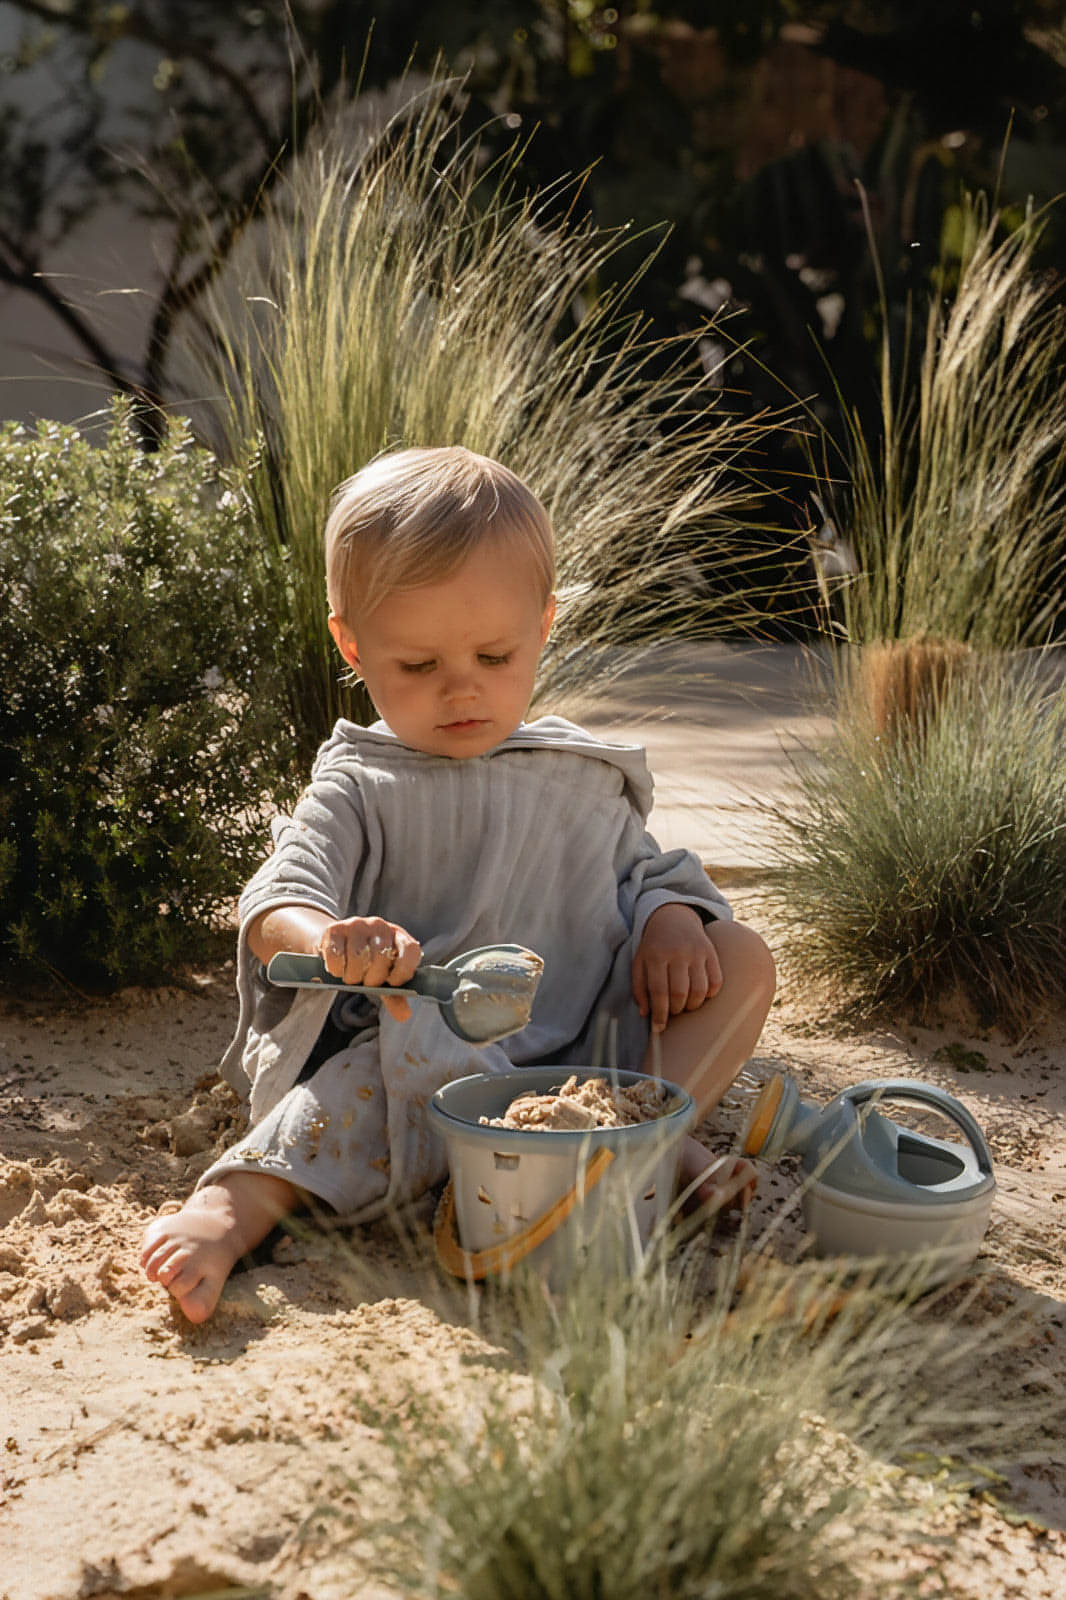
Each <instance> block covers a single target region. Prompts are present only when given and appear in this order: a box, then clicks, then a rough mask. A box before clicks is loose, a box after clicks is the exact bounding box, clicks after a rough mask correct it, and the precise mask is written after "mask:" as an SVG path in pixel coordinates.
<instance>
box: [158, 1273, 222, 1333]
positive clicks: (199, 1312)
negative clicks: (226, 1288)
mask: <svg viewBox="0 0 1066 1600" xmlns="http://www.w3.org/2000/svg"><path fill="white" fill-rule="evenodd" d="M160 1281H161V1282H162V1283H164V1284H165V1285H166V1288H167V1291H168V1292H169V1293H170V1294H172V1295H173V1296H174V1299H175V1300H176V1301H177V1302H178V1305H179V1306H180V1307H181V1309H182V1311H183V1312H184V1313H185V1315H186V1316H187V1317H188V1319H189V1321H190V1322H206V1321H207V1319H208V1317H209V1316H210V1315H211V1313H212V1311H213V1310H214V1309H215V1307H216V1305H217V1304H218V1297H219V1295H220V1294H221V1293H222V1286H223V1284H224V1283H225V1281H226V1275H225V1274H224V1273H223V1274H222V1275H221V1276H219V1275H217V1274H212V1273H210V1272H204V1271H203V1269H202V1268H200V1267H198V1266H197V1265H196V1263H195V1262H194V1261H189V1262H187V1263H186V1265H185V1266H184V1267H183V1268H182V1269H181V1270H180V1271H179V1272H177V1273H176V1274H175V1275H174V1277H173V1278H171V1280H170V1281H169V1282H167V1280H166V1279H165V1278H164V1279H161V1280H160Z"/></svg>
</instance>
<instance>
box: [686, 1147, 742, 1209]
mask: <svg viewBox="0 0 1066 1600" xmlns="http://www.w3.org/2000/svg"><path fill="white" fill-rule="evenodd" d="M758 1181H759V1179H758V1174H757V1173H756V1171H755V1168H754V1167H753V1166H752V1164H751V1162H750V1161H745V1159H744V1157H743V1156H729V1155H726V1156H713V1155H711V1153H710V1151H709V1150H707V1149H705V1148H704V1146H703V1145H702V1144H700V1142H699V1140H698V1139H692V1138H688V1139H686V1140H685V1142H684V1144H683V1145H682V1147H681V1168H680V1172H679V1175H678V1185H679V1189H680V1192H681V1193H682V1194H685V1193H686V1191H688V1196H687V1199H686V1200H685V1210H686V1211H702V1210H703V1209H704V1207H707V1208H708V1209H710V1210H714V1211H723V1210H726V1209H727V1208H730V1207H735V1206H738V1205H739V1206H742V1207H746V1206H747V1205H748V1204H749V1203H750V1201H751V1199H752V1196H753V1195H754V1193H755V1189H756V1186H757V1184H758Z"/></svg>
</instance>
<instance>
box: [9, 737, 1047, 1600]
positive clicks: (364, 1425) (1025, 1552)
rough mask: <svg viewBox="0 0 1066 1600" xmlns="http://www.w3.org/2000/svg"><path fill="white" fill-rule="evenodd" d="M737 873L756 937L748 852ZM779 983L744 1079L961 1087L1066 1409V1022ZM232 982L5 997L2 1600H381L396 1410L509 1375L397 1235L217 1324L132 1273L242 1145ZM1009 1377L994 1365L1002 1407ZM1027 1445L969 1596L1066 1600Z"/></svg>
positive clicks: (311, 1267)
mask: <svg viewBox="0 0 1066 1600" xmlns="http://www.w3.org/2000/svg"><path fill="white" fill-rule="evenodd" d="M674 732H675V734H676V737H677V740H678V749H679V751H680V750H682V749H684V747H685V744H686V736H685V730H684V728H680V729H678V728H675V730H674ZM691 748H692V746H691V745H688V749H689V751H690V752H691ZM668 753H669V752H667V754H668ZM666 798H667V799H668V796H667V797H666ZM662 815H663V818H664V820H668V818H666V805H665V803H664V805H663V807H662ZM718 865H719V868H720V872H719V875H720V876H723V877H726V878H728V877H729V876H730V873H732V875H733V876H734V877H735V878H736V879H737V883H738V890H737V893H738V897H739V902H740V905H739V909H740V910H741V912H742V913H744V914H747V915H749V919H750V920H753V921H756V922H757V920H758V910H757V905H756V904H755V902H754V901H753V900H752V895H753V892H754V889H755V888H756V887H757V885H756V884H755V883H754V881H753V880H755V879H757V876H758V863H757V862H754V861H753V860H752V858H751V857H750V854H749V855H748V856H747V857H746V858H744V859H743V860H737V859H733V860H732V861H727V862H722V863H719V864H718ZM742 869H743V870H742ZM784 967H785V983H784V986H783V996H782V998H781V1000H779V1002H778V1003H777V1004H776V1005H775V1008H774V1011H773V1012H772V1014H771V1020H770V1022H769V1024H768V1027H767V1029H766V1031H765V1033H764V1036H763V1039H762V1041H761V1044H760V1047H759V1054H758V1056H757V1058H756V1059H755V1061H754V1062H753V1063H752V1065H751V1068H750V1070H749V1079H748V1084H747V1085H746V1086H742V1088H744V1087H746V1088H747V1090H748V1092H750V1086H751V1083H752V1082H756V1081H758V1080H760V1079H762V1078H765V1077H766V1076H767V1075H768V1074H769V1073H771V1072H772V1071H775V1070H784V1071H787V1072H789V1073H791V1074H793V1075H794V1076H795V1077H796V1078H797V1080H798V1081H799V1084H800V1087H801V1090H802V1092H803V1093H804V1094H806V1095H809V1096H811V1097H816V1098H825V1097H828V1096H829V1095H830V1094H831V1093H832V1092H834V1091H835V1090H836V1089H838V1088H840V1087H842V1086H844V1085H845V1084H848V1083H855V1082H857V1081H859V1080H861V1079H864V1078H869V1077H883V1076H904V1077H910V1078H921V1079H923V1080H925V1081H929V1082H934V1083H938V1084H941V1085H942V1086H944V1087H945V1088H947V1089H949V1090H950V1091H952V1092H953V1093H955V1094H956V1095H958V1097H959V1098H960V1099H961V1100H962V1101H963V1103H964V1104H965V1105H967V1106H968V1107H969V1108H970V1110H971V1111H972V1112H973V1113H974V1115H975V1116H976V1117H977V1119H978V1121H979V1122H980V1123H981V1125H982V1126H983V1128H984V1129H985V1131H986V1133H987V1137H988V1140H989V1143H990V1146H991V1149H992V1152H993V1156H994V1158H995V1162H996V1174H997V1180H998V1192H997V1199H996V1203H995V1208H994V1212H993V1221H992V1225H991V1228H990V1231H989V1234H988V1237H987V1239H986V1243H985V1247H984V1249H983V1251H982V1256H981V1262H980V1266H981V1269H982V1271H983V1273H984V1274H985V1279H984V1285H983V1288H982V1299H983V1302H984V1303H986V1304H987V1305H989V1306H1014V1307H1015V1308H1016V1309H1018V1310H1019V1312H1020V1314H1021V1323H1020V1326H1021V1328H1022V1336H1021V1338H1020V1343H1019V1348H1018V1351H1017V1353H1016V1358H1015V1369H1016V1370H1015V1371H1014V1372H1013V1373H1012V1374H1011V1375H1010V1382H1011V1383H1013V1384H1016V1383H1017V1378H1018V1371H1017V1368H1018V1366H1019V1365H1020V1367H1021V1369H1022V1375H1023V1377H1024V1376H1025V1375H1026V1373H1030V1374H1031V1378H1032V1382H1033V1384H1034V1385H1043V1386H1044V1388H1045V1389H1046V1390H1049V1392H1055V1393H1058V1394H1059V1395H1062V1394H1063V1392H1064V1391H1066V1250H1064V1246H1066V1204H1064V1201H1066V1117H1064V1112H1066V1045H1064V1044H1063V1043H1062V1039H1063V1030H1062V1029H1061V1028H1059V1029H1057V1030H1056V1029H1052V1028H1051V1027H1046V1028H1045V1029H1044V1032H1043V1033H1042V1034H1041V1035H1039V1036H1032V1037H1030V1038H1029V1039H1027V1040H1026V1041H1024V1042H1023V1043H1022V1044H1021V1045H1020V1046H1010V1045H1007V1044H1006V1043H1004V1042H1003V1041H1002V1040H999V1039H998V1038H996V1037H995V1036H992V1037H972V1036H970V1035H968V1034H966V1033H964V1032H963V1031H962V1030H961V1029H959V1028H957V1027H950V1026H947V1027H944V1028H942V1029H940V1030H929V1029H921V1030H919V1029H917V1028H913V1027H911V1028H908V1027H900V1028H898V1029H889V1030H883V1031H879V1032H878V1031H870V1032H866V1033H862V1034H849V1035H842V1034H841V1033H839V1032H831V1031H829V1030H828V1028H827V1027H826V1026H825V1025H824V1024H823V1023H821V1022H819V1021H818V1019H816V1018H815V1017H813V1016H812V1015H811V1014H810V1009H809V1008H808V1007H807V1006H805V1005H804V1004H803V1002H802V1000H801V998H800V997H798V995H797V992H796V986H795V984H794V983H792V982H790V980H789V974H788V963H787V953H786V959H785V962H784ZM231 990H232V970H225V969H219V970H217V971H216V970H212V971H205V972H203V973H200V974H196V975H192V976H191V977H190V984H189V987H188V988H187V989H163V990H158V991H151V992H149V991H140V990H127V991H124V992H122V993H120V994H118V995H116V996H112V997H110V998H107V999H98V1000H84V999H79V998H77V997H73V996H70V995H63V994H59V993H56V994H53V995H46V994H40V995H36V996H33V997H26V996H9V997H7V998H6V999H4V1000H2V1001H0V1119H2V1120H0V1126H2V1130H3V1131H2V1136H0V1340H2V1342H3V1349H4V1357H5V1359H4V1361H3V1364H2V1367H0V1550H2V1552H3V1554H2V1557H0V1600H75V1597H77V1600H88V1597H103V1596H112V1595H114V1596H118V1595H123V1596H136V1597H138V1600H152V1597H157V1596H158V1597H163V1596H183V1595H184V1596H191V1595H207V1594H211V1595H214V1596H223V1595H227V1594H231V1595H232V1596H233V1600H236V1596H237V1595H238V1594H243V1595H245V1596H246V1597H247V1596H250V1595H255V1596H263V1597H267V1596H269V1597H270V1600H356V1597H357V1596H367V1597H373V1596H375V1595H377V1596H383V1595H384V1593H385V1591H382V1590H380V1589H375V1588H374V1587H373V1586H372V1585H371V1584H368V1583H366V1582H364V1580H363V1578H362V1577H361V1575H360V1574H361V1572H362V1570H363V1568H362V1563H361V1561H360V1559H359V1549H360V1545H359V1540H360V1538H361V1537H362V1536H363V1534H364V1532H365V1530H366V1529H367V1528H368V1527H369V1526H371V1525H372V1524H373V1523H374V1521H375V1519H376V1518H378V1517H380V1516H382V1515H383V1514H385V1513H386V1512H387V1510H388V1507H389V1504H390V1494H391V1495H393V1496H394V1494H395V1487H394V1484H393V1481H392V1474H393V1468H392V1466H391V1464H390V1463H391V1458H390V1457H389V1456H388V1454H387V1452H386V1451H385V1450H384V1448H383V1445H382V1434H381V1422H382V1418H383V1416H384V1415H385V1414H387V1413H398V1412H402V1410H403V1408H404V1406H405V1405H406V1404H407V1403H408V1401H409V1399H410V1397H411V1396H412V1395H417V1394H424V1393H433V1394H436V1395H440V1396H443V1397H445V1399H447V1397H448V1396H449V1395H450V1394H452V1393H453V1392H457V1391H458V1387H459V1385H460V1383H461V1381H465V1380H469V1378H470V1377H471V1376H474V1377H475V1378H476V1376H477V1374H478V1372H479V1370H481V1369H484V1370H485V1371H486V1372H488V1371H490V1370H495V1368H497V1367H498V1365H499V1353H498V1352H497V1351H496V1350H494V1348H493V1346H492V1345H491V1343H489V1342H488V1341H487V1340H486V1339H485V1338H484V1337H482V1335H481V1334H480V1333H479V1332H478V1331H477V1328H476V1326H474V1325H472V1323H471V1321H470V1320H469V1317H468V1316H467V1315H466V1314H460V1309H459V1302H458V1301H456V1300H454V1299H446V1298H443V1297H442V1296H441V1294H440V1292H439V1274H438V1269H437V1268H436V1266H435V1264H434V1263H433V1262H432V1260H430V1259H429V1258H428V1256H427V1257H425V1258H422V1259H418V1258H412V1257H411V1255H410V1254H409V1253H408V1252H406V1251H404V1250H403V1249H401V1248H400V1247H399V1246H398V1245H397V1243H396V1241H395V1239H394V1237H393V1235H392V1234H391V1232H390V1231H389V1230H388V1229H387V1228H385V1227H383V1226H382V1227H378V1228H373V1229H368V1230H363V1231H361V1232H353V1233H351V1234H349V1235H346V1236H344V1237H343V1238H342V1239H338V1238H337V1237H336V1236H330V1235H316V1236H312V1237H309V1238H305V1239H303V1240H300V1241H296V1240H291V1239H289V1240H285V1241H283V1242H282V1243H281V1244H280V1245H278V1246H277V1247H276V1249H275V1250H274V1252H273V1259H271V1260H267V1261H265V1262H264V1263H262V1264H260V1265H257V1266H255V1267H252V1268H251V1269H249V1270H246V1271H242V1272H241V1273H239V1274H237V1275H235V1277H234V1278H233V1279H232V1280H231V1284H230V1286H229V1288H228V1289H227V1292H226V1294H225V1296H224V1298H223V1301H222V1304H221V1306H220V1308H219V1311H218V1313H217V1314H216V1317H215V1318H214V1319H213V1321H212V1322H211V1323H210V1324H208V1325H207V1326H206V1327H205V1328H202V1329H192V1328H191V1327H190V1326H189V1325H188V1324H187V1323H185V1321H184V1319H183V1318H182V1317H181V1316H180V1314H178V1313H177V1312H176V1311H175V1310H173V1309H172V1308H171V1304H170V1302H169V1301H168V1299H167V1297H166V1296H165V1295H164V1294H162V1293H161V1292H160V1291H159V1290H158V1289H156V1288H153V1287H152V1286H150V1285H148V1284H147V1283H145V1282H143V1281H142V1280H141V1278H140V1277H139V1275H138V1271H137V1267H136V1256H137V1251H138V1244H139V1238H140V1235H141V1232H142V1230H143V1228H144V1225H145V1223H146V1222H147V1221H148V1220H149V1219H150V1218H151V1217H152V1216H153V1215H155V1214H156V1211H157V1209H158V1207H159V1206H161V1205H164V1204H166V1203H168V1202H173V1201H175V1200H176V1199H178V1198H180V1197H181V1196H183V1195H184V1194H185V1193H186V1192H187V1191H188V1189H189V1188H190V1186H191V1185H192V1183H193V1182H194V1180H195V1178H196V1176H197V1175H198V1173H199V1172H201V1171H202V1170H203V1169H204V1167H205V1166H206V1165H207V1164H208V1162H209V1161H210V1159H211V1158H212V1156H213V1154H214V1152H215V1151H216V1150H218V1149H220V1148H221V1147H222V1146H223V1145H224V1144H225V1143H226V1142H227V1141H229V1140H231V1139H232V1138H233V1136H234V1134H235V1133H236V1131H237V1130H238V1128H239V1127H240V1115H239V1111H238V1107H237V1105H236V1102H235V1100H234V1098H233V1096H232V1095H231V1093H230V1091H229V1090H228V1089H227V1088H225V1087H224V1086H223V1085H221V1084H220V1083H219V1081H218V1079H217V1077H216V1075H215V1068H216V1064H217V1061H218V1059H219V1056H220V1054H221V1051H222V1049H223V1047H224V1045H225V1044H226V1043H227V1041H228V1038H229V1035H230V1032H231V1029H232V1026H233V1023H234V1017H235V1004H234V1000H233V996H232V992H231ZM742 1101H743V1094H742V1093H740V1092H738V1093H737V1094H736V1095H735V1096H734V1097H733V1100H732V1102H731V1103H730V1104H729V1105H728V1106H727V1107H726V1108H725V1109H724V1111H723V1113H722V1114H721V1115H720V1116H719V1117H718V1118H717V1120H716V1121H715V1123H714V1124H709V1125H705V1126H704V1128H703V1130H702V1134H703V1137H704V1138H705V1141H706V1142H707V1143H708V1144H709V1145H710V1146H711V1147H712V1148H724V1147H727V1146H728V1145H729V1143H730V1141H731V1137H732V1134H731V1129H732V1128H733V1127H734V1126H735V1125H736V1122H737V1119H738V1117H739V1116H740V1114H741V1109H742ZM794 1187H795V1175H794V1172H792V1171H790V1170H789V1168H788V1164H787V1162H786V1163H783V1164H782V1165H781V1166H780V1167H778V1168H777V1169H776V1170H774V1171H770V1170H769V1169H763V1173H762V1184H761V1191H760V1198H759V1201H758V1207H759V1210H758V1211H757V1213H756V1218H755V1231H758V1228H759V1227H760V1226H761V1225H762V1223H764V1222H765V1221H767V1220H768V1219H771V1218H773V1217H774V1216H775V1215H776V1213H777V1210H778V1209H779V1208H780V1207H781V1206H782V1205H787V1203H788V1200H789V1196H790V1194H791V1193H792V1191H793V1190H794ZM425 1216H426V1212H425V1210H424V1211H423V1219H424V1218H425ZM792 1233H793V1235H797V1229H796V1228H793V1230H792ZM797 1236H798V1235H797ZM781 1238H782V1240H784V1242H785V1245H786V1247H787V1246H788V1241H789V1238H790V1235H789V1230H788V1229H785V1230H783V1232H782V1235H781ZM338 1244H340V1246H341V1247H342V1248H341V1251H340V1253H339V1252H338ZM786 1253H787V1250H786ZM1006 1383H1007V1374H1005V1373H1004V1372H1003V1371H1002V1370H1000V1368H999V1367H998V1366H993V1367H990V1369H989V1371H988V1373H987V1393H988V1396H989V1397H990V1399H992V1400H994V1399H995V1397H996V1395H997V1393H999V1392H1001V1391H1002V1392H1006V1391H1005V1390H1004V1389H1003V1388H1002V1386H1003V1385H1005V1384H1006ZM1062 1414H1063V1413H1062V1412H1060V1414H1059V1415H1060V1418H1061V1416H1062ZM1049 1415H1050V1412H1049ZM1033 1443H1034V1449H1035V1452H1036V1454H1037V1457H1038V1459H1037V1460H1036V1461H1035V1462H1034V1463H1033V1464H1032V1465H1031V1466H1029V1467H1028V1468H1026V1469H1025V1470H1022V1469H1019V1470H1018V1471H1017V1472H1015V1473H1014V1474H1012V1480H1011V1483H1010V1484H1009V1485H1008V1486H1006V1487H1004V1488H1003V1489H1002V1491H1001V1492H1000V1496H999V1500H998V1501H997V1502H995V1503H992V1502H989V1501H987V1500H973V1501H972V1502H967V1503H965V1504H964V1505H963V1506H961V1507H959V1508H957V1510H956V1512H955V1514H954V1515H955V1522H954V1525H953V1527H952V1530H951V1537H952V1539H953V1542H954V1550H955V1557H954V1566H953V1568H952V1577H951V1590H950V1592H951V1594H952V1595H954V1596H956V1597H958V1600H970V1597H971V1596H972V1597H973V1600H977V1597H978V1596H980V1597H981V1600H988V1597H989V1596H991V1595H995V1596H997V1597H999V1596H1003V1597H1014V1596H1016V1597H1018V1600H1052V1597H1061V1596H1062V1595H1064V1594H1066V1533H1064V1531H1063V1530H1064V1529H1066V1445H1064V1444H1063V1440H1062V1435H1061V1434H1059V1435H1058V1437H1057V1438H1056V1437H1055V1436H1054V1434H1053V1433H1049V1432H1048V1430H1045V1431H1044V1436H1042V1437H1040V1438H1034V1441H1033ZM338 1528H343V1529H344V1530H345V1534H344V1539H343V1540H342V1541H341V1542H342V1544H343V1547H344V1548H343V1553H341V1552H340V1551H339V1550H338V1544H337V1535H336V1530H337V1529H338ZM938 1592H939V1591H938Z"/></svg>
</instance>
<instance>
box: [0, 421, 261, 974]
mask: <svg viewBox="0 0 1066 1600" xmlns="http://www.w3.org/2000/svg"><path fill="white" fill-rule="evenodd" d="M0 505H2V508H3V509H2V514H0V584H2V586H3V590H4V594H5V597H6V603H5V605H4V607H3V608H2V610H0V678H2V681H3V684H4V693H3V696H2V697H0V763H2V774H3V786H2V788H0V921H2V924H3V927H4V929H5V934H4V941H3V953H4V956H5V957H6V958H8V959H11V958H13V959H15V960H16V961H18V962H21V963H24V964H25V963H28V964H33V965H37V966H43V967H45V968H46V969H48V970H50V971H56V972H59V973H61V974H63V975H64V976H66V977H68V978H70V979H72V980H76V981H83V980H85V981H89V982H92V983H104V984H107V983H121V982H128V981H131V980H134V979H140V978H151V977H158V974H159V969H167V968H172V967H173V965H174V963H176V962H178V961H180V960H182V959H185V958H188V957H191V956H194V955H196V954H197V953H198V952H199V951H201V950H202V948H203V941H204V935H205V929H206V928H207V927H208V926H209V925H210V924H211V923H212V922H213V921H214V920H215V919H217V918H218V917H219V916H220V914H221V913H222V912H224V911H225V909H226V908H227V905H228V902H229V900H230V898H231V897H232V895H233V894H234V893H235V891H236V890H237V888H238V887H239V885H240V883H241V882H242V881H243V879H244V877H245V876H246V875H247V872H248V870H249V867H250V866H251V864H252V862H253V861H254V859H255V856H256V854H257V851H258V850H259V848H261V845H260V828H259V826H258V816H257V807H258V805H259V802H260V800H261V798H262V797H263V795H264V793H265V792H266V791H268V790H276V789H278V788H282V789H283V788H284V781H283V780H284V774H285V772H286V770H287V767H288V763H289V757H290V750H289V748H288V739H287V736H286V735H285V731H284V728H283V726H281V719H280V718H279V716H278V712H277V707H276V705H274V704H272V703H271V702H272V691H271V682H272V670H273V669H272V660H273V648H274V640H273V634H272V631H271V628H270V612H269V608H268V607H267V605H266V604H265V597H264V592H263V579H262V575H261V573H259V572H258V570H257V563H256V561H255V559H254V552H253V551H251V550H250V548H249V535H248V529H249V514H248V507H247V505H246V503H245V501H244V499H243V498H242V494H241V491H240V488H239V485H238V483H237V481H236V478H235V477H234V476H233V475H232V474H225V473H221V472H220V471H219V470H218V467H217V464H216V463H215V461H214V458H213V457H211V456H209V455H208V454H207V453H205V452H204V451H202V450H200V449H198V448H194V447H193V446H192V444H191V442H190V437H189V430H188V428H187V427H186V426H184V425H175V426H174V428H173V429H172V430H171V432H170V433H169V435H168V436H167V438H166V439H165V440H164V442H163V445H162V448H161V449H160V450H159V452H158V453H156V454H154V455H152V456H144V455H143V454H142V453H141V451H140V450H139V448H138V446H137V443H136V440H135V438H134V435H133V432H132V429H131V420H130V416H129V412H128V409H124V408H123V407H122V406H116V408H115V411H114V414H113V416H112V421H111V427H110V431H109V433H108V436H107V438H106V441H105V443H104V445H103V447H102V448H101V449H99V450H97V449H94V448H92V447H90V445H89V444H88V443H87V442H86V441H85V440H84V439H83V438H81V437H80V436H79V435H78V434H77V433H76V432H75V431H74V430H73V429H67V428H61V427H59V426H57V425H55V424H50V423H41V424H40V425H39V427H38V429H37V431H36V433H33V434H28V433H26V432H25V431H24V430H23V429H21V428H19V427H16V426H13V425H8V426H7V427H6V428H5V429H4V431H3V433H2V434H0Z"/></svg>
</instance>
